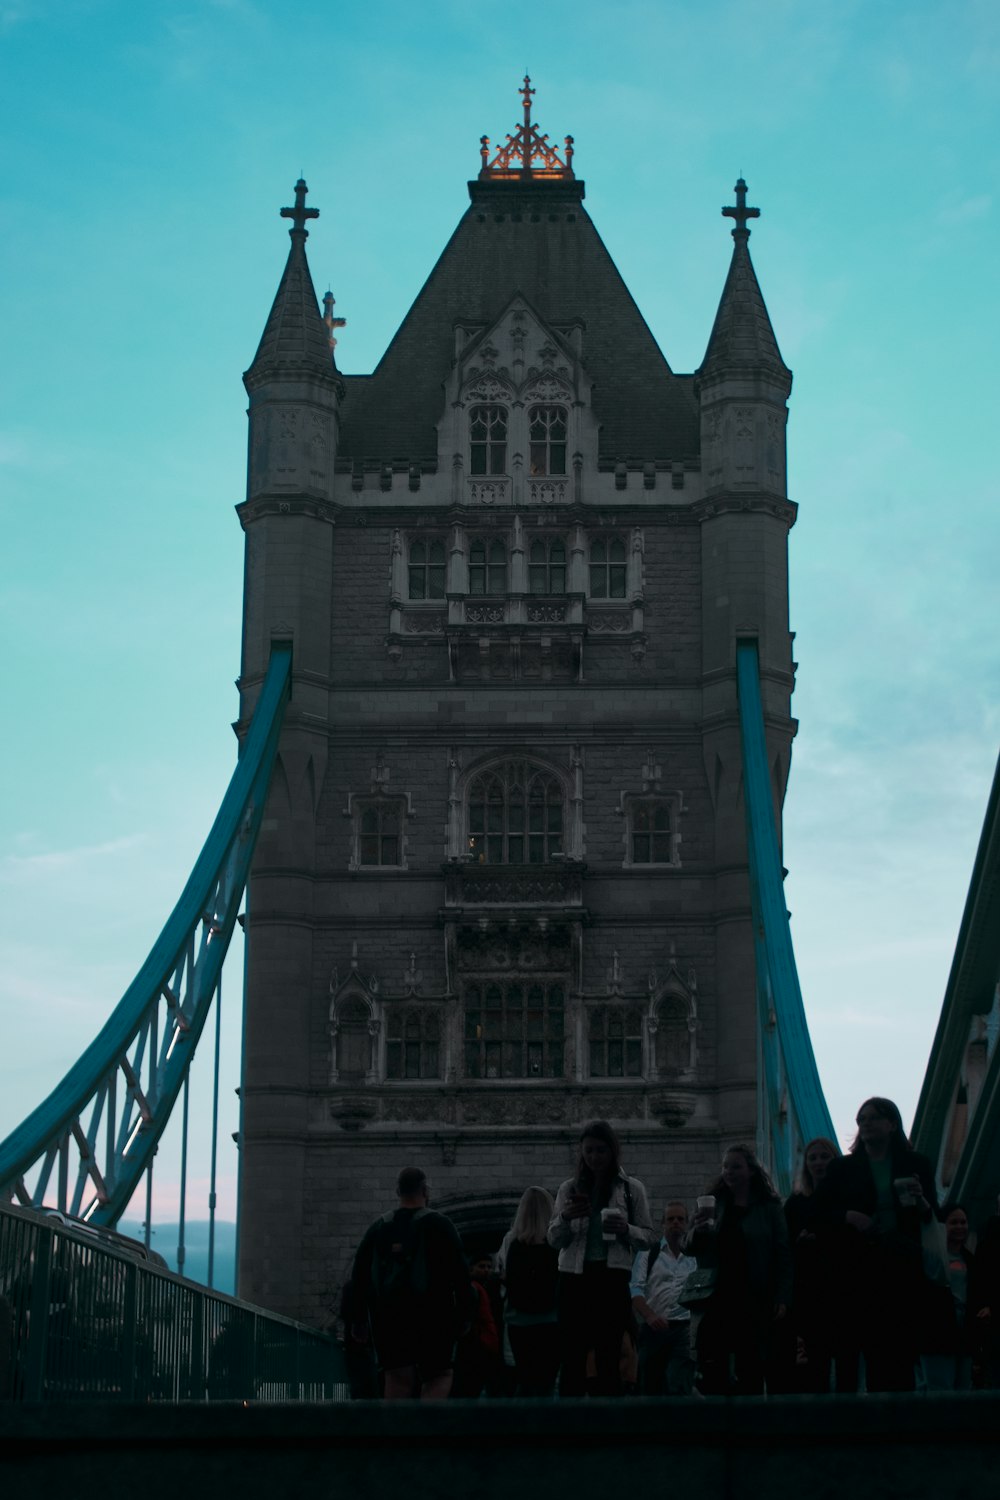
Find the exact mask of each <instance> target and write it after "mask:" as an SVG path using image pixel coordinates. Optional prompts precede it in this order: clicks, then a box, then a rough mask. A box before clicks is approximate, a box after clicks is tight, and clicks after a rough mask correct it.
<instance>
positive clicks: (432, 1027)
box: [385, 1005, 441, 1078]
mask: <svg viewBox="0 0 1000 1500" xmlns="http://www.w3.org/2000/svg"><path fill="white" fill-rule="evenodd" d="M385 1025H386V1044H385V1076H386V1078H440V1076H441V1071H440V1066H439V1062H438V1058H439V1052H440V1041H441V1021H440V1018H439V1016H438V1013H437V1011H436V1010H434V1009H431V1008H429V1007H425V1006H416V1005H412V1006H407V1007H406V1008H405V1009H404V1008H399V1009H396V1008H394V1009H392V1010H390V1011H389V1013H388V1015H387V1016H386V1023H385Z"/></svg>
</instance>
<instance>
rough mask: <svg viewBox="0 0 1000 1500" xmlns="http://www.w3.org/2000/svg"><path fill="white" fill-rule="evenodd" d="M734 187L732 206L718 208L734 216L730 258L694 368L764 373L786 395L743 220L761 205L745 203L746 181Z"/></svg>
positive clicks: (783, 369)
mask: <svg viewBox="0 0 1000 1500" xmlns="http://www.w3.org/2000/svg"><path fill="white" fill-rule="evenodd" d="M734 191H735V193H736V203H735V206H734V205H732V204H730V205H729V206H728V207H725V208H723V210H722V212H723V215H724V216H725V217H726V218H728V219H733V220H734V221H735V227H734V229H733V242H734V243H733V259H732V262H731V264H730V267H729V275H728V276H727V277H726V284H725V286H724V287H723V289H722V298H721V300H720V302H719V310H718V312H717V313H716V315H715V323H714V326H713V328H712V333H711V336H710V338H709V340H708V348H707V349H706V351H705V358H704V360H703V361H702V364H701V369H700V370H699V371H698V374H699V375H700V376H705V375H708V374H712V375H722V374H727V373H733V374H748V375H749V374H766V375H770V376H772V377H773V378H775V379H777V380H778V381H779V382H780V384H782V385H783V386H785V387H787V389H786V395H787V391H788V390H790V389H791V382H792V375H791V371H790V370H789V369H788V367H787V365H786V364H785V362H784V360H783V359H782V357H781V351H780V350H779V348H778V341H777V339H776V338H775V336H774V329H773V328H772V327H771V319H770V318H769V317H768V314H767V308H766V306H765V305H764V297H763V294H762V293H761V290H760V285H759V283H758V281H757V275H756V272H755V271H754V268H753V261H752V260H751V259H750V249H749V245H748V243H747V242H748V240H749V239H750V230H749V229H748V228H747V220H748V219H757V218H759V217H760V209H759V208H748V207H747V185H746V183H745V182H744V181H743V178H742V177H740V178H739V179H738V181H737V183H736V187H735V189H734Z"/></svg>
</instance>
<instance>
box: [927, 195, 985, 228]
mask: <svg viewBox="0 0 1000 1500" xmlns="http://www.w3.org/2000/svg"><path fill="white" fill-rule="evenodd" d="M992 207H993V199H992V197H991V196H990V194H989V193H976V194H974V195H973V196H972V197H971V198H963V197H961V196H960V195H959V194H958V193H950V194H949V195H948V197H947V198H945V199H944V200H943V202H941V203H940V204H939V205H938V210H937V214H936V216H935V217H936V222H937V223H938V224H942V225H954V224H968V223H970V222H971V221H973V220H975V219H982V218H985V216H986V215H987V214H988V213H989V212H990V210H991V208H992Z"/></svg>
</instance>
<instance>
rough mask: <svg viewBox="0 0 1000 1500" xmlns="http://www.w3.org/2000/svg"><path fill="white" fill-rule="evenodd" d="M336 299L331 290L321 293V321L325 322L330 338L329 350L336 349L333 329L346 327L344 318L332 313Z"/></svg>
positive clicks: (335, 337)
mask: <svg viewBox="0 0 1000 1500" xmlns="http://www.w3.org/2000/svg"><path fill="white" fill-rule="evenodd" d="M336 301H337V299H336V298H335V297H334V295H333V293H332V292H330V291H328V292H325V293H324V294H323V322H324V323H325V324H326V331H327V337H328V338H329V340H330V349H331V351H332V350H334V349H336V347H337V336H336V334H335V333H334V331H333V330H334V329H335V328H346V327H347V319H346V318H335V317H334V315H333V309H334V307H335V306H336Z"/></svg>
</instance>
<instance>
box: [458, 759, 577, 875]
mask: <svg viewBox="0 0 1000 1500" xmlns="http://www.w3.org/2000/svg"><path fill="white" fill-rule="evenodd" d="M468 828H469V833H468V849H469V853H470V854H471V855H472V858H473V859H474V860H476V861H478V863H479V864H486V865H523V864H529V865H543V864H546V863H547V862H548V861H549V860H550V859H552V857H553V856H554V855H556V854H561V853H562V847H563V845H562V840H563V789H562V785H561V783H560V782H559V780H558V778H557V777H555V776H553V775H552V774H551V772H549V771H545V770H543V769H542V768H541V767H539V766H533V765H531V763H530V762H528V761H507V762H506V763H505V764H504V765H502V766H494V767H491V768H490V769H489V770H486V771H483V772H481V773H480V774H479V775H478V776H476V777H475V779H474V780H473V781H472V782H471V784H470V786H469V823H468Z"/></svg>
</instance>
